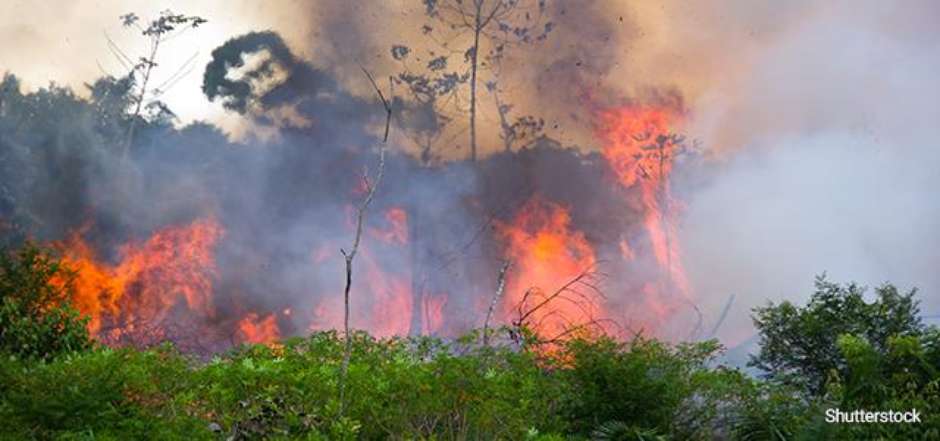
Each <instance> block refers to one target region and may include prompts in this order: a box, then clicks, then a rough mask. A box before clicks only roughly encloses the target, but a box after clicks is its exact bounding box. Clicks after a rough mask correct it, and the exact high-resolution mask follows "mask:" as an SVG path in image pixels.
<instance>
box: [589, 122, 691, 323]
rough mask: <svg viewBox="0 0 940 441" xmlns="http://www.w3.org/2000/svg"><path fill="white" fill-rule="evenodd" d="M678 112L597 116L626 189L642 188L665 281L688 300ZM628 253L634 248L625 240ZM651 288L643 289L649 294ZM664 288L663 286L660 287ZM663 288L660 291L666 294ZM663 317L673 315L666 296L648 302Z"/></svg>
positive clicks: (608, 153)
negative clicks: (677, 167)
mask: <svg viewBox="0 0 940 441" xmlns="http://www.w3.org/2000/svg"><path fill="white" fill-rule="evenodd" d="M679 116H680V115H678V114H677V113H676V112H673V111H670V110H667V109H661V108H650V107H640V106H625V107H617V108H611V109H606V110H603V111H601V112H600V113H599V114H598V124H597V135H598V137H599V138H600V139H601V141H602V142H603V143H604V145H603V151H602V153H603V155H604V158H606V160H607V162H608V163H609V164H610V166H611V168H612V169H613V170H614V172H615V173H616V175H617V178H618V180H619V182H620V184H621V185H622V186H623V187H624V188H627V189H629V188H634V187H639V190H640V201H641V203H642V205H643V207H642V209H643V212H644V213H645V214H644V216H645V218H644V226H645V229H646V233H647V235H648V237H649V240H650V243H651V246H652V250H653V255H654V257H655V259H656V262H657V264H658V265H659V267H660V269H661V271H662V273H663V274H662V276H661V280H660V284H661V285H663V288H666V287H669V288H670V289H671V290H672V291H674V292H676V293H677V294H678V295H680V296H682V297H684V298H685V299H686V300H688V296H689V287H688V282H687V280H686V277H685V271H684V269H683V267H682V259H681V249H680V246H679V241H678V231H677V226H676V218H677V215H678V211H679V209H680V204H679V203H678V202H677V201H675V200H673V198H672V195H671V192H670V185H669V181H670V178H669V177H670V174H671V172H672V169H673V165H674V161H675V158H676V155H678V154H680V153H681V151H680V150H681V149H682V147H683V146H682V139H681V138H680V137H678V136H676V135H674V134H672V133H671V132H670V124H672V123H674V122H675V121H677V120H678V119H679ZM621 250H622V251H623V254H624V257H625V258H628V260H629V259H630V258H632V257H633V256H634V251H633V250H634V248H633V247H632V246H631V244H629V243H627V242H626V241H622V242H621ZM652 291H653V289H652V288H650V287H647V288H646V289H644V295H645V296H647V297H648V298H649V297H651V296H652V294H650V293H651V292H652ZM660 291H662V290H660ZM665 294H666V293H664V292H659V293H658V294H657V295H665ZM646 303H647V304H648V305H649V306H651V307H652V306H655V308H651V309H652V311H653V312H655V313H656V314H657V315H658V316H659V317H664V316H667V315H668V312H667V311H666V310H667V309H668V308H666V307H664V306H663V303H662V300H661V299H656V300H653V299H649V300H648V301H647V302H646Z"/></svg>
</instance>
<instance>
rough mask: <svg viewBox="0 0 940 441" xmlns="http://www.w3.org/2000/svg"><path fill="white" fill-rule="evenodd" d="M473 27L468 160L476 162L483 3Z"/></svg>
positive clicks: (478, 5)
mask: <svg viewBox="0 0 940 441" xmlns="http://www.w3.org/2000/svg"><path fill="white" fill-rule="evenodd" d="M475 3H476V8H477V9H476V14H474V26H473V52H472V53H471V57H470V160H471V161H474V162H476V160H477V60H478V55H479V52H480V31H482V29H481V19H482V17H480V15H481V14H482V13H483V2H482V1H477V2H475Z"/></svg>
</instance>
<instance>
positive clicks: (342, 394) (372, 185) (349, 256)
mask: <svg viewBox="0 0 940 441" xmlns="http://www.w3.org/2000/svg"><path fill="white" fill-rule="evenodd" d="M362 72H363V73H365V75H366V77H367V78H369V82H370V83H371V84H372V87H373V88H374V89H375V92H376V93H377V94H378V96H379V99H380V100H381V101H382V107H383V108H384V109H385V134H384V135H383V136H382V143H381V146H380V147H379V165H378V171H377V172H376V175H375V179H374V180H371V181H370V178H369V173H368V171H366V172H365V173H364V174H363V177H362V178H363V180H364V181H365V188H366V196H365V198H364V199H363V200H362V202H361V203H360V204H359V206H358V207H357V208H356V235H355V237H354V239H353V244H352V247H351V248H350V249H349V251H346V250H344V249H340V253H342V254H343V259H344V260H345V262H346V286H345V288H344V289H343V338H344V340H345V346H344V348H343V361H342V364H341V365H340V374H339V400H340V414H343V413H345V411H346V375H347V373H348V371H349V359H350V357H351V355H352V338H351V337H350V335H349V292H350V290H351V289H352V274H353V259H355V258H356V253H357V252H358V251H359V244H360V242H361V241H362V225H363V223H364V222H365V215H366V210H368V209H369V205H370V204H372V199H374V198H375V192H376V190H377V189H378V188H379V184H380V183H381V182H382V175H383V174H384V173H385V150H386V146H387V144H388V130H389V126H390V125H391V122H392V105H391V104H390V103H389V101H388V100H387V99H386V98H385V95H384V94H383V93H382V90H381V89H379V86H378V84H376V83H375V79H374V78H372V74H370V73H369V71H367V70H366V69H365V68H362ZM389 83H391V80H389Z"/></svg>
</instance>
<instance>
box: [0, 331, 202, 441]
mask: <svg viewBox="0 0 940 441" xmlns="http://www.w3.org/2000/svg"><path fill="white" fill-rule="evenodd" d="M188 374H189V372H187V368H186V364H185V362H184V361H183V360H182V359H181V358H179V357H178V356H177V355H175V354H173V353H172V352H160V351H157V350H152V351H146V352H140V351H136V350H132V349H122V350H111V349H99V350H94V351H89V352H84V353H76V354H69V355H63V356H60V357H57V358H56V359H54V360H52V361H48V362H30V361H23V360H10V359H7V362H6V363H5V364H3V365H2V367H0V378H2V382H3V385H4V390H3V392H4V394H3V398H2V399H0V420H3V421H5V422H7V423H8V424H4V425H3V426H2V427H0V434H3V435H6V436H7V437H9V438H14V439H24V438H27V439H28V438H32V439H115V440H117V439H180V438H181V437H183V436H184V435H185V437H187V438H191V439H208V436H209V435H210V433H209V432H208V430H207V429H206V425H205V423H203V422H202V421H200V420H199V419H198V418H194V417H191V416H189V415H187V414H186V412H184V408H183V407H182V406H180V405H179V400H178V398H177V394H183V395H184V394H185V390H186V389H188V384H187V382H188V379H189V375H188Z"/></svg>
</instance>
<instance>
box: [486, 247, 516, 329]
mask: <svg viewBox="0 0 940 441" xmlns="http://www.w3.org/2000/svg"><path fill="white" fill-rule="evenodd" d="M510 266H512V261H509V260H507V261H506V262H505V263H503V267H502V268H500V269H499V275H497V276H496V292H494V293H493V299H492V300H490V308H489V309H488V310H487V311H486V320H484V321H483V346H489V344H490V333H489V328H490V319H491V318H492V317H493V310H495V309H496V304H497V303H499V299H500V298H502V297H503V291H504V290H505V289H506V272H507V271H509V267H510Z"/></svg>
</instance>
